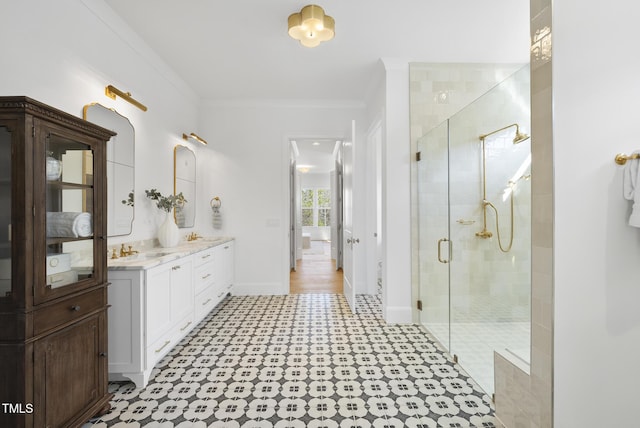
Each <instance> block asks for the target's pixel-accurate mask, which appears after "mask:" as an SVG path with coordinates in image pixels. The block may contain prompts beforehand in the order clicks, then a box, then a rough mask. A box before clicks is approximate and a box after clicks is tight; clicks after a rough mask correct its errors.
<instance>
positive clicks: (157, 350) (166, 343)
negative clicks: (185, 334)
mask: <svg viewBox="0 0 640 428" xmlns="http://www.w3.org/2000/svg"><path fill="white" fill-rule="evenodd" d="M169 343H171V341H170V340H167V341H166V342H164V345H162V346H161V347H160V348H158V349H156V354H157V353H159V352H160V351H162V350H163V349H164V348H165V347H166V346H167V345H168V344H169Z"/></svg>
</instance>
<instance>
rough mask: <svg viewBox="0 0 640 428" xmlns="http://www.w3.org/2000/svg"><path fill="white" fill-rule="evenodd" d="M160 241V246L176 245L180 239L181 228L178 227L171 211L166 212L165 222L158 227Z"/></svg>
mask: <svg viewBox="0 0 640 428" xmlns="http://www.w3.org/2000/svg"><path fill="white" fill-rule="evenodd" d="M158 241H159V242H160V246H161V247H164V248H167V247H175V246H176V245H177V244H178V241H180V229H178V226H177V225H176V222H175V221H174V219H173V213H171V212H168V213H167V214H166V217H165V219H164V223H162V224H161V225H160V227H159V228H158Z"/></svg>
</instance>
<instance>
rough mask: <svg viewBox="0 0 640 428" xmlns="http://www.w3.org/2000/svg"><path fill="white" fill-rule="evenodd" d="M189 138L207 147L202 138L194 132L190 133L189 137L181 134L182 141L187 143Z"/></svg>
mask: <svg viewBox="0 0 640 428" xmlns="http://www.w3.org/2000/svg"><path fill="white" fill-rule="evenodd" d="M189 138H191V139H193V140H196V141H197V142H198V143H200V144H204V145H205V146H206V145H207V142H206V141H205V140H204V139H203V138H202V137H199V136H198V135H197V134H196V133H195V132H192V133H190V134H189V135H187V134H182V139H183V140H185V141H187V140H189Z"/></svg>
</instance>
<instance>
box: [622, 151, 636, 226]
mask: <svg viewBox="0 0 640 428" xmlns="http://www.w3.org/2000/svg"><path fill="white" fill-rule="evenodd" d="M633 154H634V155H635V154H638V155H640V150H636V151H635V152H633ZM622 192H623V195H624V198H625V199H626V200H628V201H633V205H632V207H631V215H630V216H629V226H633V227H640V159H628V160H627V163H626V164H625V165H624V171H623V175H622Z"/></svg>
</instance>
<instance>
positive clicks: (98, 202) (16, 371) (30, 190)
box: [0, 97, 113, 428]
mask: <svg viewBox="0 0 640 428" xmlns="http://www.w3.org/2000/svg"><path fill="white" fill-rule="evenodd" d="M112 135H113V133H112V132H111V131H108V130H106V129H104V128H101V127H99V126H96V125H93V124H91V123H89V122H86V121H84V120H82V119H80V118H78V117H75V116H72V115H70V114H67V113H65V112H62V111H59V110H57V109H54V108H52V107H49V106H47V105H45V104H43V103H40V102H37V101H35V100H32V99H30V98H27V97H0V373H1V376H0V379H2V381H1V382H0V426H2V427H5V426H6V427H16V428H18V427H37V428H56V427H79V426H82V424H83V423H84V422H86V421H87V420H88V419H89V418H91V417H92V416H94V415H96V414H99V413H101V412H104V411H106V410H107V409H108V408H109V399H110V398H111V397H110V395H109V394H108V392H107V343H108V342H107V278H106V277H107V270H106V255H107V254H106V253H107V241H106V237H107V232H106V231H107V227H106V197H107V188H106V183H107V180H106V141H107V140H109V138H111V136H112Z"/></svg>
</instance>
